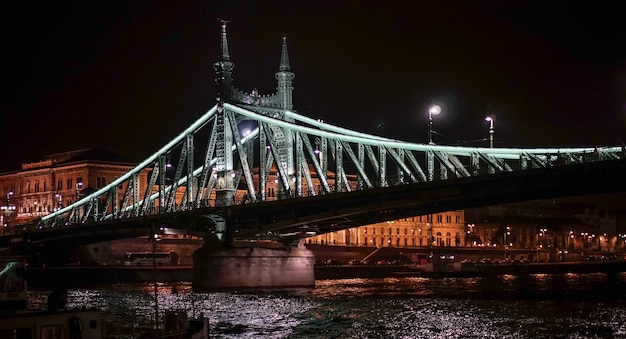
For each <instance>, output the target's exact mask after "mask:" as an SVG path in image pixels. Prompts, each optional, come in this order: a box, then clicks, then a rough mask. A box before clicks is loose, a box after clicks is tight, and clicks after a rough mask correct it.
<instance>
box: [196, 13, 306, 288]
mask: <svg viewBox="0 0 626 339" xmlns="http://www.w3.org/2000/svg"><path fill="white" fill-rule="evenodd" d="M220 21H221V24H222V25H221V29H222V30H221V42H220V55H219V58H218V61H216V62H215V63H214V64H213V67H214V69H215V83H216V88H217V93H216V99H217V112H218V113H217V115H216V123H215V134H216V144H215V156H216V158H217V162H216V164H215V167H214V172H213V173H214V175H216V176H217V179H216V182H215V191H216V201H215V206H216V207H219V206H230V205H232V204H234V201H235V194H236V191H237V186H236V185H237V183H238V181H239V178H238V176H239V175H240V174H239V173H237V172H238V171H237V170H236V168H235V161H234V159H233V153H232V152H231V151H230V150H231V149H232V148H233V145H235V144H240V143H241V140H240V139H239V136H238V135H234V132H233V131H236V130H237V129H236V128H233V126H236V125H237V124H238V123H240V122H241V121H235V118H234V115H233V114H231V112H228V110H227V109H226V108H225V107H224V104H225V103H230V104H234V105H246V107H248V108H249V109H251V110H254V111H256V112H258V113H261V114H265V115H270V116H272V117H274V118H278V119H282V120H286V121H290V122H294V119H293V118H288V117H287V116H285V114H284V113H283V112H282V111H283V110H292V109H293V79H294V77H295V74H294V73H293V72H291V67H290V65H289V54H288V52H287V38H286V37H283V39H282V48H281V57H280V64H279V67H278V72H276V74H275V78H276V80H277V88H276V90H277V92H276V93H275V94H272V95H268V96H261V95H259V93H258V91H256V90H253V91H252V92H251V93H245V92H243V91H240V90H238V89H237V88H235V86H234V85H233V80H232V70H233V68H234V63H233V62H232V61H231V60H230V54H229V51H228V40H227V35H226V23H227V21H224V20H220ZM265 129H266V130H264V127H263V126H259V158H260V159H261V161H260V165H259V194H261V196H262V198H263V199H264V198H265V192H266V184H267V183H266V178H267V168H265V166H264V165H263V164H264V160H265V159H268V156H271V157H273V158H274V160H275V162H276V165H277V166H280V167H281V168H282V170H283V173H286V174H287V176H288V178H282V189H280V188H279V191H278V194H279V195H281V194H282V195H283V196H285V197H287V195H288V194H289V192H292V191H293V190H292V189H290V188H287V185H293V181H295V180H291V179H297V181H298V182H297V183H296V185H299V180H300V178H301V175H302V174H301V173H300V170H299V169H297V170H294V168H295V167H296V166H295V164H296V163H299V162H296V160H295V156H294V144H295V142H294V139H295V135H294V133H293V132H292V131H291V130H289V129H286V128H281V127H278V126H269V127H265ZM268 138H272V140H273V145H275V146H276V147H274V148H272V149H270V146H269V145H270V142H269V140H268ZM299 147H300V148H301V145H300V146H299ZM244 149H245V152H246V153H247V154H245V155H243V156H240V158H239V160H240V162H241V169H242V171H243V172H244V175H246V176H247V181H248V182H251V181H252V180H251V172H252V169H251V167H249V165H251V164H252V162H253V159H254V157H253V156H252V152H253V148H252V147H251V145H246V146H245V148H244ZM270 154H271V155H270ZM299 154H302V150H301V149H299ZM294 172H297V173H295V174H294ZM251 198H252V200H253V201H254V200H255V197H251ZM208 217H209V218H211V219H212V220H213V222H215V223H216V229H222V230H224V229H225V228H227V227H228V225H227V224H226V221H224V220H223V219H222V218H221V217H219V216H208ZM218 223H219V224H220V225H217V224H218ZM224 233H225V234H227V233H228V232H224ZM218 240H220V241H218ZM232 240H233V239H225V238H219V239H218V237H215V236H212V237H206V238H205V244H204V246H203V247H202V248H200V249H198V250H197V251H196V252H195V253H194V268H193V286H194V288H195V289H212V288H227V287H296V286H297V287H303V286H314V285H315V275H314V271H313V266H314V263H315V257H314V255H313V253H312V252H311V251H310V250H308V249H307V248H306V247H305V246H304V242H303V241H300V242H299V243H298V244H282V243H279V242H249V243H244V244H239V245H236V246H235V245H234V244H233V243H231V241H232Z"/></svg>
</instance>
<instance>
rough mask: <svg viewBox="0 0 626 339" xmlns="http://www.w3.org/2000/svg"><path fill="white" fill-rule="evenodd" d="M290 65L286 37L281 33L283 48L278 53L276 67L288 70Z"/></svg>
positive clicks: (280, 69)
mask: <svg viewBox="0 0 626 339" xmlns="http://www.w3.org/2000/svg"><path fill="white" fill-rule="evenodd" d="M290 69H291V67H289V54H288V53H287V37H286V36H284V35H283V49H282V52H281V54H280V66H279V67H278V70H279V71H289V70H290Z"/></svg>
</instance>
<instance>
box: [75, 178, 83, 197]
mask: <svg viewBox="0 0 626 339" xmlns="http://www.w3.org/2000/svg"><path fill="white" fill-rule="evenodd" d="M81 187H83V183H82V182H77V183H76V200H75V201H78V193H79V192H78V190H79V189H80V188H81Z"/></svg>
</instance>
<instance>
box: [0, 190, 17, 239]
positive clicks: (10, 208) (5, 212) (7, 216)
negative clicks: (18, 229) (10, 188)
mask: <svg viewBox="0 0 626 339" xmlns="http://www.w3.org/2000/svg"><path fill="white" fill-rule="evenodd" d="M12 195H13V192H8V193H7V204H6V205H5V206H2V207H0V210H2V216H3V218H4V219H3V221H4V223H3V225H2V234H4V233H6V230H7V228H8V227H9V221H10V220H11V214H13V212H15V205H11V196H12Z"/></svg>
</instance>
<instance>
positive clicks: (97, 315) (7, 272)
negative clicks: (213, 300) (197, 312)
mask: <svg viewBox="0 0 626 339" xmlns="http://www.w3.org/2000/svg"><path fill="white" fill-rule="evenodd" d="M24 276H25V269H24V264H23V261H22V259H20V258H13V257H11V258H9V257H4V258H2V257H0V339H110V338H121V337H120V336H118V335H117V334H118V333H119V331H115V332H117V333H108V332H109V331H108V330H107V329H109V328H111V324H107V323H106V321H105V320H104V318H103V316H104V312H103V311H102V310H99V309H95V308H91V309H88V308H78V309H67V308H66V307H65V304H66V301H67V291H66V290H64V289H59V290H55V291H52V293H50V295H48V308H47V309H31V308H29V306H28V293H27V284H26V279H25V278H24ZM167 318H168V317H166V321H167V320H168V319H167ZM170 319H171V316H170ZM177 320H178V321H177V322H176V321H175V322H173V324H167V323H166V325H169V326H165V328H164V330H161V331H137V329H132V331H131V332H130V333H132V334H131V335H124V336H123V338H172V339H174V338H176V339H183V338H193V339H204V338H208V337H209V335H208V321H207V319H206V318H204V317H202V319H200V320H187V318H186V315H182V314H181V315H177ZM170 322H171V320H170ZM119 325H120V326H121V327H124V326H123V324H119ZM118 329H119V327H118ZM135 334H137V335H138V336H135Z"/></svg>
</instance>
